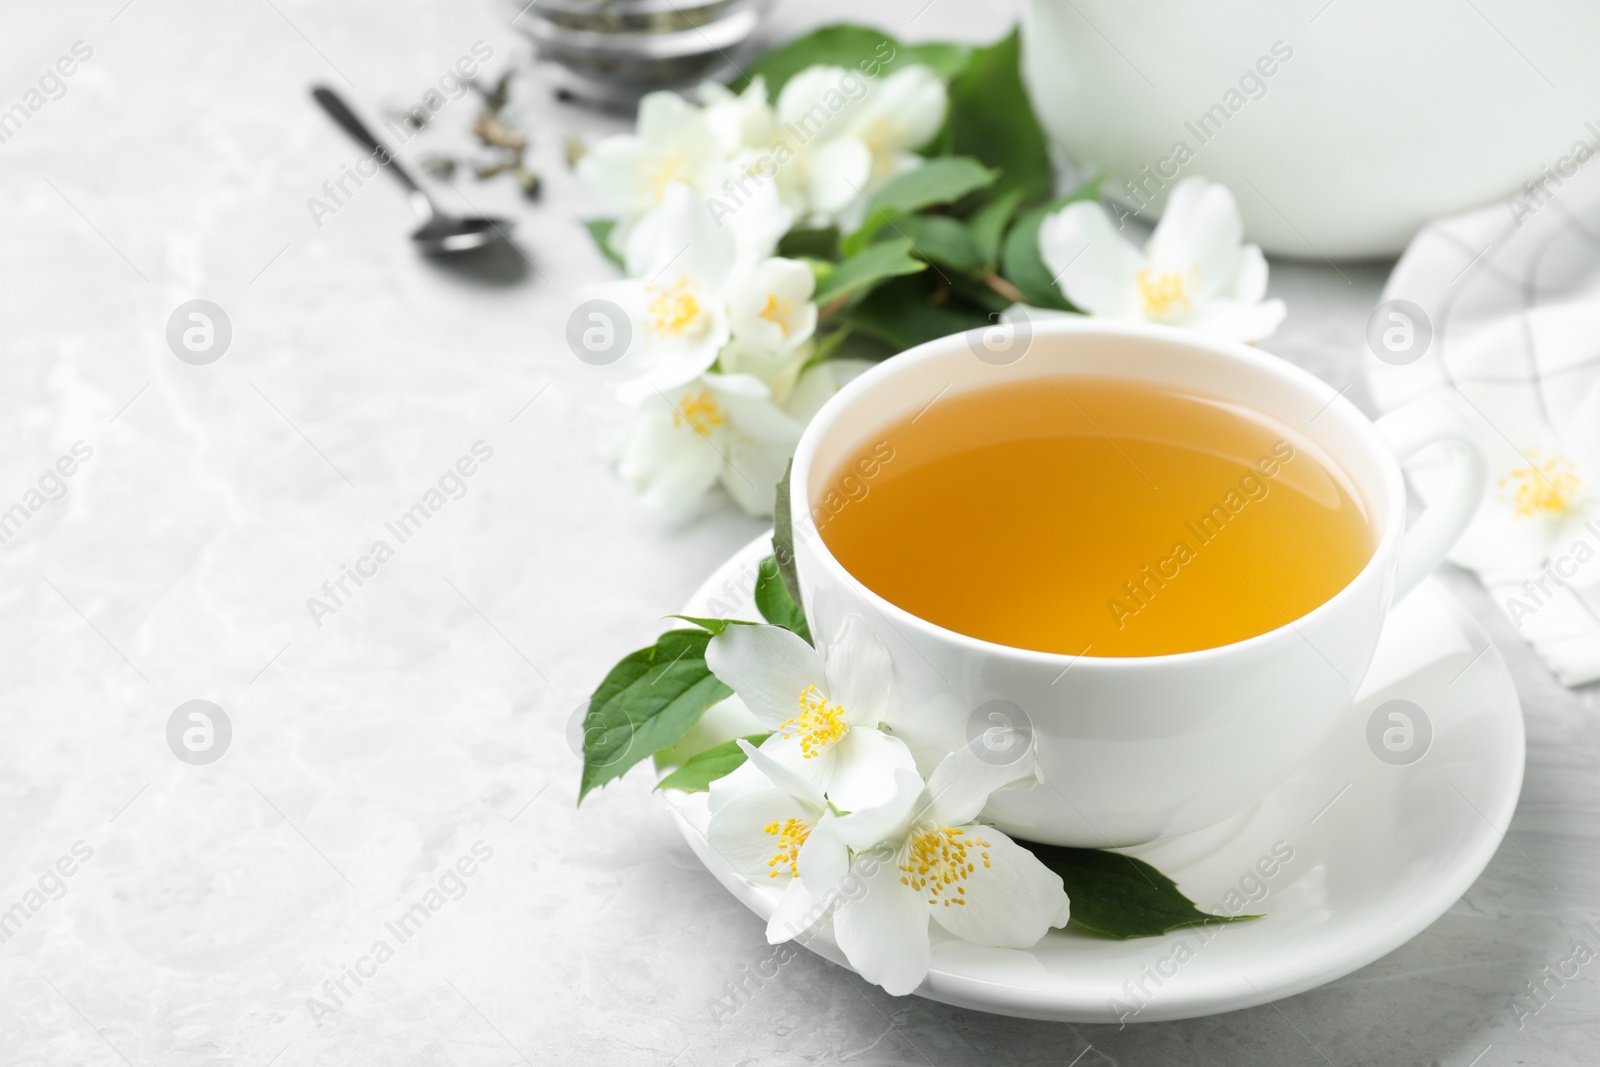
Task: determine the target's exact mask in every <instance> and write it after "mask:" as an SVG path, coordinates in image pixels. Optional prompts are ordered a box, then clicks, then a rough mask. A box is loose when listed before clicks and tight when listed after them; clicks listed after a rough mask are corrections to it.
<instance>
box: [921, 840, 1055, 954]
mask: <svg viewBox="0 0 1600 1067" xmlns="http://www.w3.org/2000/svg"><path fill="white" fill-rule="evenodd" d="M963 830H964V836H966V837H968V838H969V839H970V840H969V843H968V845H967V848H968V853H967V855H968V858H969V859H970V860H972V861H974V862H973V864H972V868H973V869H972V871H971V872H970V873H969V874H968V875H967V876H966V878H965V879H963V880H962V881H960V882H957V883H955V884H956V885H957V886H959V887H960V888H962V889H965V890H966V892H965V893H960V894H952V893H951V889H950V888H949V887H947V888H945V889H944V891H943V892H941V893H940V894H939V896H938V899H939V901H940V902H939V903H938V904H931V905H928V908H929V911H930V912H931V913H932V915H933V919H934V921H935V922H937V923H938V924H939V925H940V926H942V927H944V928H945V929H946V930H948V931H950V932H951V933H952V934H955V935H956V936H957V937H959V938H961V939H962V940H963V941H970V942H972V943H973V944H975V945H993V946H995V947H996V948H1029V947H1031V946H1032V945H1035V944H1037V943H1038V941H1039V939H1040V938H1041V937H1043V936H1044V935H1045V933H1046V932H1047V931H1049V930H1050V929H1051V928H1052V927H1059V926H1065V925H1066V923H1067V918H1068V916H1069V915H1070V914H1071V904H1070V902H1069V901H1068V900H1067V893H1066V889H1065V888H1064V887H1063V886H1062V884H1061V876H1060V875H1058V874H1056V873H1055V872H1054V871H1052V870H1050V868H1048V867H1046V866H1045V865H1044V864H1042V863H1040V862H1039V861H1038V860H1037V859H1036V858H1035V857H1034V855H1033V853H1031V852H1029V851H1028V850H1027V849H1025V848H1023V847H1022V846H1021V845H1019V844H1017V843H1016V842H1015V841H1013V840H1011V838H1009V837H1007V836H1006V835H1005V834H1003V833H1001V832H1000V831H999V830H995V829H993V828H991V827H988V826H967V827H964V828H963ZM980 840H981V841H985V842H988V845H987V847H986V848H982V849H981V850H977V851H975V849H976V845H975V842H977V841H980ZM979 851H982V852H987V853H988V854H989V859H988V862H987V863H985V862H983V861H982V860H980V859H979V858H978V855H979ZM952 896H955V897H957V898H959V899H960V900H962V901H965V903H962V904H955V903H951V904H946V903H944V901H945V900H947V899H950V898H951V897H952Z"/></svg>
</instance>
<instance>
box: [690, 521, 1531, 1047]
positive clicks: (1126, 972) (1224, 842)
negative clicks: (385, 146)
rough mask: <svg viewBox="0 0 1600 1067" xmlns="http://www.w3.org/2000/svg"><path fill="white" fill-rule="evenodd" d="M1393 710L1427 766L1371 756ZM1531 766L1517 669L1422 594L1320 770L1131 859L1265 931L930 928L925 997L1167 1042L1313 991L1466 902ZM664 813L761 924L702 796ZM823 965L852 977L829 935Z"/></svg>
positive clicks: (1316, 766) (755, 892)
mask: <svg viewBox="0 0 1600 1067" xmlns="http://www.w3.org/2000/svg"><path fill="white" fill-rule="evenodd" d="M770 551H771V549H770V544H769V541H768V539H767V538H765V537H763V538H760V539H758V540H757V541H755V542H752V543H751V544H749V545H747V546H745V548H743V549H742V550H741V551H740V552H739V553H738V555H736V556H735V557H734V558H733V559H731V560H729V561H728V562H727V563H726V564H724V565H723V566H722V567H721V568H720V569H719V570H718V571H717V573H715V574H713V575H712V576H711V577H710V578H709V579H708V580H707V581H706V583H705V585H703V586H702V587H701V588H700V590H699V591H698V592H697V593H696V594H695V596H694V598H693V599H691V600H690V601H689V604H688V605H687V606H686V607H685V608H684V613H685V614H690V615H696V614H701V615H703V614H710V613H712V612H711V611H708V607H711V608H713V609H714V607H715V605H710V603H709V602H710V601H712V600H713V599H715V598H717V597H718V596H719V595H721V596H723V597H726V592H725V589H726V588H727V586H726V584H725V583H726V582H727V581H728V580H729V579H734V581H735V583H736V584H737V583H738V582H739V581H740V578H741V574H743V575H750V574H753V573H754V572H755V565H756V563H757V561H759V560H760V559H761V557H762V556H764V555H766V554H768V553H769V552H770ZM723 602H724V603H725V602H726V601H725V600H724V601H723ZM753 610H754V609H753V607H752V608H751V609H750V612H751V613H740V614H746V615H747V617H750V618H754V617H755V616H754V614H753ZM1395 699H1403V700H1408V701H1411V702H1412V703H1414V704H1415V705H1417V706H1418V707H1420V708H1421V709H1423V713H1424V714H1425V715H1426V717H1427V719H1428V721H1429V723H1430V724H1431V730H1432V739H1431V743H1430V744H1428V746H1427V747H1426V749H1425V750H1424V753H1423V755H1422V756H1421V757H1420V758H1419V759H1416V760H1415V761H1414V762H1412V763H1410V764H1408V765H1403V766H1401V765H1394V764H1391V763H1388V762H1385V761H1384V760H1382V759H1380V758H1379V757H1378V756H1377V755H1375V754H1374V750H1373V747H1371V746H1369V743H1368V739H1367V738H1368V730H1369V719H1372V718H1373V714H1374V712H1375V710H1376V709H1377V707H1378V706H1379V705H1380V704H1385V703H1386V702H1388V701H1390V700H1395ZM1385 714H1387V709H1386V712H1385ZM1383 725H1384V726H1388V725H1389V722H1388V721H1385V722H1384V723H1383ZM1378 732H1379V733H1381V729H1380V730H1379V731H1378ZM1415 737H1416V738H1419V739H1420V737H1421V731H1420V730H1419V731H1417V732H1416V734H1415ZM1397 740H1399V739H1398V738H1397ZM1375 744H1376V746H1377V748H1378V750H1379V751H1387V750H1386V749H1385V748H1384V747H1383V744H1382V742H1381V741H1377V742H1375ZM1419 748H1420V743H1419V742H1413V748H1412V750H1411V753H1415V752H1416V751H1417V750H1418V749H1419ZM1391 758H1394V757H1391ZM1522 764H1523V730H1522V711H1521V705H1520V703H1519V702H1518V700H1517V694H1516V690H1515V689H1514V688H1513V686H1512V684H1511V677H1510V675H1509V673H1508V672H1507V671H1506V666H1505V663H1504V662H1503V661H1502V660H1501V658H1500V654H1499V652H1498V651H1496V649H1495V648H1494V646H1493V645H1491V644H1490V643H1489V639H1488V637H1487V636H1486V635H1485V634H1484V633H1483V631H1482V630H1481V629H1480V628H1479V627H1478V625H1477V623H1475V622H1474V621H1473V620H1472V619H1471V618H1469V617H1468V616H1467V614H1466V612H1465V611H1464V610H1462V609H1461V607H1460V606H1459V605H1458V604H1456V602H1455V601H1454V599H1453V598H1452V597H1451V596H1450V595H1449V594H1448V593H1447V592H1446V591H1445V589H1444V588H1443V587H1442V586H1441V585H1439V584H1438V583H1437V582H1434V581H1428V582H1425V583H1424V584H1423V585H1422V586H1421V587H1419V588H1418V589H1417V591H1416V592H1415V593H1413V594H1412V595H1411V596H1410V597H1409V598H1407V599H1406V600H1405V601H1404V602H1403V603H1401V604H1400V605H1399V606H1398V607H1396V608H1395V610H1394V612H1393V614H1392V615H1391V616H1390V618H1389V622H1388V625H1387V627H1386V628H1385V630H1384V633H1383V638H1382V640H1381V642H1380V643H1379V645H1378V652H1377V656H1376V658H1375V659H1374V661H1373V665H1372V670H1371V672H1370V673H1369V674H1368V676H1367V679H1366V682H1365V684H1364V685H1363V686H1362V690H1361V693H1360V695H1359V697H1358V699H1357V702H1356V704H1355V706H1353V707H1352V708H1351V709H1350V711H1349V713H1348V714H1347V715H1346V716H1345V718H1344V720H1343V721H1342V722H1341V724H1340V726H1339V727H1338V729H1336V730H1335V732H1334V734H1333V736H1332V737H1330V738H1329V740H1328V741H1327V743H1326V744H1324V745H1323V747H1322V748H1321V749H1320V750H1319V751H1318V753H1317V755H1316V756H1315V757H1314V758H1313V760H1312V762H1311V763H1310V764H1309V765H1308V766H1306V767H1303V768H1302V769H1301V770H1300V771H1299V772H1297V773H1296V774H1295V775H1294V776H1293V777H1292V778H1290V779H1289V780H1288V781H1287V782H1285V783H1284V784H1283V785H1282V786H1280V787H1279V788H1278V789H1277V790H1276V791H1274V792H1273V793H1272V794H1271V795H1269V796H1268V797H1266V798H1265V799H1264V800H1262V801H1260V802H1259V803H1258V804H1256V805H1255V806H1254V807H1253V808H1251V809H1250V810H1249V811H1246V812H1244V813H1243V814H1241V815H1239V816H1237V817H1236V818H1234V819H1232V820H1230V821H1229V822H1227V823H1225V824H1223V825H1221V826H1215V827H1211V828H1209V829H1206V830H1201V831H1198V832H1196V833H1193V834H1187V835H1185V836H1182V837H1175V838H1170V839H1167V840H1164V841H1160V842H1156V843H1154V844H1150V845H1144V846H1140V847H1139V848H1136V849H1129V850H1127V851H1129V852H1130V853H1132V854H1134V855H1137V856H1140V857H1142V858H1143V859H1145V860H1147V861H1149V862H1150V863H1153V864H1155V866H1156V867H1158V868H1160V870H1161V871H1163V872H1164V873H1165V874H1167V875H1168V876H1169V877H1171V878H1172V879H1174V880H1175V881H1176V882H1177V883H1178V886H1179V888H1180V889H1181V890H1182V891H1183V892H1184V893H1185V894H1187V895H1188V896H1189V897H1190V898H1192V899H1193V900H1194V901H1195V903H1196V904H1198V905H1199V906H1200V908H1201V909H1202V910H1204V911H1217V912H1221V911H1224V910H1228V911H1232V912H1234V913H1240V912H1243V913H1248V914H1262V915H1264V916H1265V918H1262V919H1257V920H1255V921H1252V922H1241V923H1231V924H1227V925H1223V926H1217V927H1210V928H1207V929H1202V930H1194V929H1191V930H1180V931H1175V932H1173V933H1170V934H1167V935H1166V936H1164V937H1158V938H1143V939H1138V940H1133V941H1110V940H1105V939H1102V938H1096V937H1091V936H1089V935H1086V934H1081V933H1078V932H1077V931H1074V930H1068V931H1052V932H1051V933H1049V934H1048V935H1046V937H1045V938H1044V940H1042V941H1041V942H1039V944H1037V945H1035V946H1034V947H1033V948H1032V949H1029V950H1026V951H1017V950H1010V949H994V948H984V947H979V946H975V945H969V944H965V943H963V942H959V941H956V940H954V939H947V940H944V941H940V940H938V938H939V937H941V936H942V934H941V933H940V932H938V928H937V927H934V930H935V931H936V932H935V939H936V940H935V944H934V950H933V969H932V972H931V973H930V974H929V975H928V978H927V980H926V981H924V982H923V984H922V986H921V987H920V988H919V989H918V990H917V995H918V996H923V997H927V998H929V999H930V1000H936V1001H941V1002H943V1003H946V1004H954V1005H957V1006H960V1007H965V1008H976V1009H978V1010H980V1011H988V1012H996V1013H999V1014H1002V1015H1014V1016H1019V1017H1022V1018H1028V1019H1051V1020H1061V1021H1067V1022H1117V1021H1118V1020H1119V1018H1121V1019H1122V1020H1123V1021H1126V1022H1153V1021H1158V1020H1163V1019H1185V1018H1190V1017H1193V1016H1198V1015H1213V1014H1216V1013H1218V1012H1225V1011H1232V1010H1234V1009H1236V1008H1245V1007H1251V1006H1254V1005H1259V1004H1262V1003H1265V1002H1266V1001H1270V1000H1277V999H1279V998H1282V997H1287V996H1291V995H1293V994H1295V993H1301V992H1304V991H1305V990H1307V989H1312V988H1315V987H1316V986H1319V985H1322V984H1323V983H1325V982H1330V981H1332V980H1333V979H1335V978H1338V977H1340V976H1342V975H1345V974H1349V973H1350V972H1351V971H1354V970H1355V969H1357V968H1358V967H1362V966H1365V965H1366V964H1368V963H1370V962H1372V961H1373V960H1375V959H1377V958H1378V957H1379V956H1382V955H1384V954H1385V953H1387V952H1390V951H1392V950H1394V949H1395V948H1397V947H1399V946H1400V945H1402V944H1404V943H1405V942H1406V941H1408V940H1410V939H1411V938H1413V937H1415V936H1416V935H1417V934H1418V933H1420V932H1421V931H1422V930H1423V929H1424V928H1426V927H1427V926H1428V925H1429V924H1430V923H1432V922H1433V921H1434V920H1435V919H1437V918H1438V917H1439V916H1440V915H1442V914H1443V913H1444V912H1445V911H1446V910H1447V909H1448V908H1449V907H1450V905H1452V904H1453V903H1455V902H1456V900H1458V899H1460V897H1461V895H1462V894H1463V893H1464V892H1466V890H1467V888H1468V887H1469V886H1470V885H1471V884H1472V883H1473V881H1474V880H1475V879H1476V878H1477V877H1478V875H1479V873H1480V872H1482V870H1483V869H1484V867H1485V866H1487V865H1488V862H1489V859H1490V857H1492V856H1493V855H1494V853H1495V850H1496V849H1497V848H1498V847H1499V845H1500V841H1501V838H1502V835H1503V834H1504V831H1505V829H1506V826H1507V825H1508V824H1509V823H1510V821H1511V815H1512V812H1513V811H1514V810H1515V808H1516V804H1517V795H1518V793H1519V792H1520V791H1521V789H1522ZM661 795H662V796H664V797H666V798H667V800H668V803H669V804H670V805H671V807H672V810H673V812H674V814H675V816H676V818H677V822H678V827H679V829H680V830H681V831H682V833H683V836H684V840H686V841H687V842H688V843H689V847H690V848H692V849H693V850H694V852H695V854H696V855H697V856H699V857H700V861H701V862H702V863H704V864H705V865H706V868H707V869H708V870H709V871H710V872H711V873H712V874H713V875H715V876H716V878H717V879H718V881H720V882H721V883H722V884H723V885H724V886H725V887H727V889H728V890H729V892H731V893H733V895H734V896H736V897H738V898H739V900H740V901H742V902H743V903H744V904H745V906H746V907H748V908H750V910H751V911H754V912H755V913H756V914H757V915H759V916H761V917H762V918H763V919H765V918H766V917H767V916H768V915H769V914H770V913H771V911H772V908H773V906H774V904H775V903H776V901H777V893H776V891H774V890H772V889H770V888H768V887H766V886H757V885H753V884H751V883H749V882H746V881H745V880H744V879H743V878H741V877H740V876H739V875H738V874H736V873H734V872H733V870H732V869H731V868H729V867H728V866H727V865H726V864H725V863H723V862H722V861H721V859H720V858H719V857H717V856H716V855H715V854H714V853H712V852H711V850H710V849H709V848H708V847H707V845H706V841H705V835H704V829H705V824H706V805H705V799H706V795H705V794H704V793H696V794H683V793H675V792H663V793H662V794H661ZM1279 842H1283V843H1284V844H1286V845H1287V847H1288V848H1292V849H1293V858H1292V859H1289V860H1288V861H1287V862H1284V863H1282V864H1277V863H1275V862H1267V863H1265V865H1264V866H1265V867H1266V868H1267V869H1269V870H1272V871H1273V873H1272V875H1271V876H1270V877H1263V876H1262V874H1261V873H1260V871H1259V870H1258V869H1257V864H1258V862H1260V861H1262V860H1263V859H1268V860H1269V861H1270V858H1271V857H1272V856H1273V850H1274V846H1275V845H1277V846H1278V853H1279V854H1280V855H1281V854H1283V852H1284V851H1285V848H1284V845H1279V844H1278V843H1279ZM1230 891H1232V892H1234V893H1236V894H1237V896H1236V897H1234V898H1232V900H1230V899H1229V897H1228V896H1227V894H1229V892H1230ZM1252 896H1253V897H1255V898H1256V899H1254V900H1251V899H1249V898H1250V897H1252ZM1236 903H1242V904H1243V906H1233V905H1234V904H1236ZM807 947H809V948H810V949H811V950H812V951H814V952H816V953H818V954H819V955H821V956H823V957H824V958H826V959H828V960H831V961H832V962H834V963H836V964H839V965H840V966H848V964H846V963H845V960H844V957H843V956H842V955H841V954H840V952H839V950H838V948H837V946H836V945H834V943H833V941H832V938H831V936H829V935H828V934H827V933H823V934H820V935H818V936H815V937H813V938H811V939H810V941H809V943H808V945H807Z"/></svg>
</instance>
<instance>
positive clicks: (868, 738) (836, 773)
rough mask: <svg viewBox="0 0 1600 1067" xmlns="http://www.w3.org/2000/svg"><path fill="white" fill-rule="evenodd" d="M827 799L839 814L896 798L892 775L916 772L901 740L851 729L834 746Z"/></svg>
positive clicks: (875, 731)
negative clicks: (899, 772) (902, 772)
mask: <svg viewBox="0 0 1600 1067" xmlns="http://www.w3.org/2000/svg"><path fill="white" fill-rule="evenodd" d="M834 748H835V750H836V751H835V753H834V764H833V774H832V776H831V777H830V778H829V779H828V799H829V800H831V801H832V802H833V804H834V806H835V807H837V808H838V809H839V810H840V811H862V810H865V809H869V808H876V807H880V806H882V805H885V804H889V803H891V802H893V801H894V799H895V791H896V780H895V772H897V771H902V770H904V771H911V772H912V773H915V772H916V769H917V761H916V759H915V758H914V757H913V756H912V755H911V750H910V749H909V748H907V747H906V744H905V742H904V741H901V740H900V739H899V738H897V737H891V736H890V735H888V734H886V733H884V732H883V731H882V730H879V729H876V728H875V727H871V726H852V727H850V729H849V730H848V731H846V732H845V735H844V736H843V737H842V738H840V739H839V740H838V742H837V743H836V744H835V745H834Z"/></svg>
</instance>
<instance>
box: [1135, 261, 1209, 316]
mask: <svg viewBox="0 0 1600 1067" xmlns="http://www.w3.org/2000/svg"><path fill="white" fill-rule="evenodd" d="M1199 273H1200V272H1199V268H1197V267H1190V268H1189V279H1185V277H1184V276H1183V275H1182V274H1179V273H1178V272H1177V271H1175V270H1169V271H1162V272H1161V273H1160V274H1156V273H1154V272H1152V271H1150V270H1142V271H1140V272H1139V277H1138V282H1139V299H1140V300H1141V301H1143V303H1144V317H1145V318H1147V319H1155V320H1156V321H1158V322H1172V321H1176V320H1179V319H1185V318H1188V317H1189V311H1190V304H1189V281H1190V280H1192V279H1193V278H1194V277H1195V276H1197V275H1198V274H1199Z"/></svg>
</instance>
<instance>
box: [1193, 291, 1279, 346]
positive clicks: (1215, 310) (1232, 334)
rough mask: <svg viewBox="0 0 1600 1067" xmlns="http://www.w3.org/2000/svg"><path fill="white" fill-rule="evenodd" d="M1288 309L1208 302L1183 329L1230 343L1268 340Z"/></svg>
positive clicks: (1275, 305)
mask: <svg viewBox="0 0 1600 1067" xmlns="http://www.w3.org/2000/svg"><path fill="white" fill-rule="evenodd" d="M1287 314H1288V308H1286V307H1285V306H1284V303H1283V301H1282V300H1266V301H1263V302H1261V303H1259V304H1247V303H1244V302H1243V301H1240V300H1209V301H1207V302H1206V303H1204V304H1202V305H1201V306H1200V307H1199V308H1198V309H1197V310H1196V311H1195V312H1194V314H1193V315H1191V316H1190V317H1189V319H1188V320H1187V321H1185V322H1184V323H1183V325H1184V326H1186V327H1188V328H1189V329H1191V330H1193V331H1195V332H1196V333H1203V334H1206V335H1207V336H1209V337H1221V338H1223V339H1225V340H1229V341H1259V340H1261V339H1262V338H1264V337H1270V336H1272V334H1273V333H1275V332H1276V331H1277V329H1278V327H1279V325H1281V324H1282V322H1283V319H1284V316H1285V315H1287Z"/></svg>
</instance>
